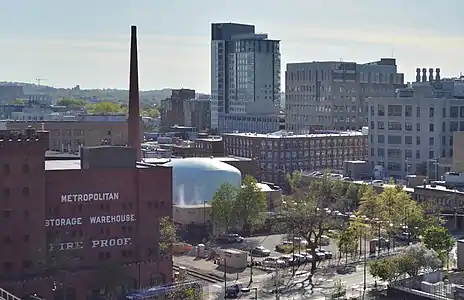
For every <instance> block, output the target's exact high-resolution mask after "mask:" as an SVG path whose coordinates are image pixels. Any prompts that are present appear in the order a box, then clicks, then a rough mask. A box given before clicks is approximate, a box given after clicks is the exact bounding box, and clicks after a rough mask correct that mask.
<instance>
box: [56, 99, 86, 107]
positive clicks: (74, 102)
mask: <svg viewBox="0 0 464 300" xmlns="http://www.w3.org/2000/svg"><path fill="white" fill-rule="evenodd" d="M56 105H58V106H65V107H67V108H71V109H76V108H84V107H85V105H86V102H85V101H84V100H79V99H70V98H65V99H61V100H59V101H58V102H57V103H56Z"/></svg>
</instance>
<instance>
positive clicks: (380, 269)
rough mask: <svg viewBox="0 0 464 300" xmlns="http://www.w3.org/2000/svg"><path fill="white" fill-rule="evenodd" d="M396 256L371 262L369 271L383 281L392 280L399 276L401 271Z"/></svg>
mask: <svg viewBox="0 0 464 300" xmlns="http://www.w3.org/2000/svg"><path fill="white" fill-rule="evenodd" d="M399 262H400V261H399V260H398V259H397V258H396V257H388V258H382V259H376V260H372V261H370V262H369V273H371V275H372V276H373V277H374V278H376V279H380V280H382V281H387V282H391V281H394V280H396V279H397V278H398V276H399V275H400V274H399V273H398V272H399V271H400V269H399V266H398V263H399Z"/></svg>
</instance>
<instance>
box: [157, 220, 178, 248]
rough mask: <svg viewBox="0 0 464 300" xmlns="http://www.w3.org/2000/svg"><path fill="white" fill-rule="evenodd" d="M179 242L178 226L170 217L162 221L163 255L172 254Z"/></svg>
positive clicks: (161, 241)
mask: <svg viewBox="0 0 464 300" xmlns="http://www.w3.org/2000/svg"><path fill="white" fill-rule="evenodd" d="M178 242H179V237H178V235H177V229H176V225H175V224H174V221H173V220H172V218H170V217H162V218H161V219H160V238H159V248H160V251H161V253H162V254H163V255H168V254H169V253H172V252H171V250H172V247H173V246H174V245H175V244H176V243H178Z"/></svg>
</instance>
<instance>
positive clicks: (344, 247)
mask: <svg viewBox="0 0 464 300" xmlns="http://www.w3.org/2000/svg"><path fill="white" fill-rule="evenodd" d="M358 245H359V239H358V233H357V232H356V228H355V227H354V226H349V227H347V228H345V229H344V230H342V232H340V234H339V236H338V241H337V247H338V250H339V251H340V253H343V254H344V255H345V259H346V263H348V254H354V253H355V252H356V250H357V249H358Z"/></svg>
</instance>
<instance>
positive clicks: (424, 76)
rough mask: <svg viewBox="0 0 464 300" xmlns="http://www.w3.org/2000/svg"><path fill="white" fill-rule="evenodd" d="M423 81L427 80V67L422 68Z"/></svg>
mask: <svg viewBox="0 0 464 300" xmlns="http://www.w3.org/2000/svg"><path fill="white" fill-rule="evenodd" d="M422 82H427V69H426V68H423V69H422Z"/></svg>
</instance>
